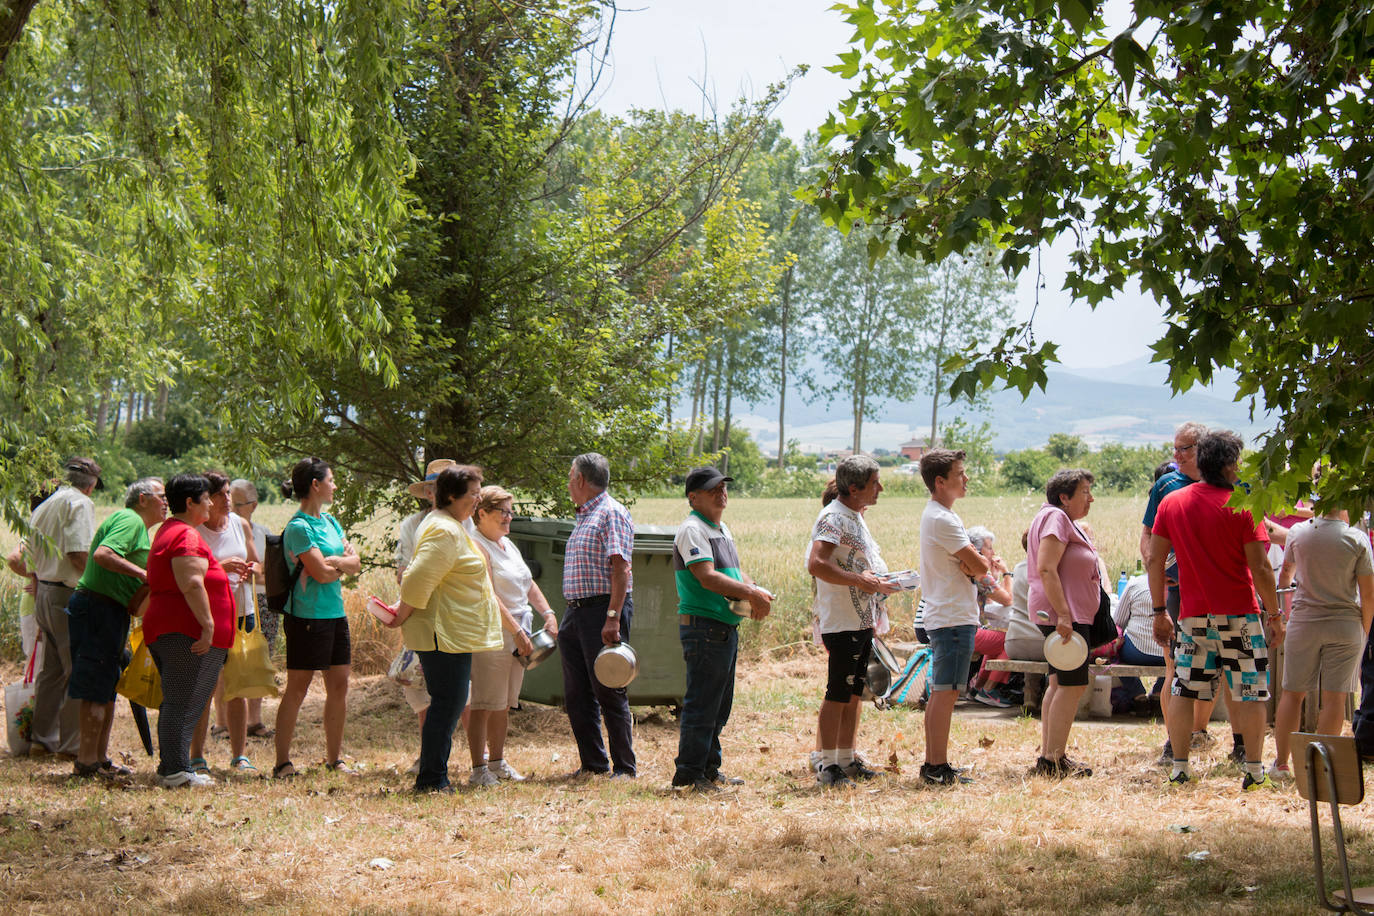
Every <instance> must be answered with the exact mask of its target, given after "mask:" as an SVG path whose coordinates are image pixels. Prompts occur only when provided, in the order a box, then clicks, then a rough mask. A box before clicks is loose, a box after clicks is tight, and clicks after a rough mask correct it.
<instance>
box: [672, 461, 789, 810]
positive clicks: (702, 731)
mask: <svg viewBox="0 0 1374 916" xmlns="http://www.w3.org/2000/svg"><path fill="white" fill-rule="evenodd" d="M733 480H734V478H733V477H726V476H725V475H724V474H722V473H721V472H720V471H718V470H717V469H715V468H696V469H695V470H693V471H692V472H691V473H690V474H688V475H687V505H688V506H689V507H690V508H691V512H689V513H688V515H687V518H686V520H685V521H684V522H683V523H682V524H681V525H679V526H678V530H677V537H676V538H675V539H674V540H673V575H674V577H675V579H676V580H677V600H678V636H679V638H680V639H681V640H682V658H683V661H684V662H686V664H687V693H686V695H685V696H684V697H683V699H682V717H681V720H680V721H681V727H680V729H679V731H678V743H677V760H676V761H675V762H676V765H677V769H676V771H675V772H674V773H673V786H674V787H675V788H684V789H695V790H696V791H698V792H715V791H719V789H720V787H721V786H722V785H738V784H740V783H742V782H743V780H740V779H735V778H731V777H729V776H726V775H725V774H723V773H721V771H720V764H721V750H720V733H721V731H722V730H724V728H725V723H726V722H728V721H730V707H731V705H732V703H733V702H734V696H735V658H736V656H737V655H738V650H739V632H738V627H739V622H740V621H741V620H743V619H744V617H743V616H742V615H740V614H736V613H735V612H734V610H733V609H732V606H731V605H732V602H735V601H741V602H742V601H748V602H749V616H750V617H752V618H753V619H754V620H762V619H763V618H764V617H766V616H768V612H769V611H770V610H771V609H772V605H773V596H772V595H770V594H769V593H768V592H766V591H764V590H763V589H761V588H759V587H758V586H757V585H755V584H754V582H753V580H752V579H750V578H749V577H748V576H747V575H745V574H744V572H743V571H742V570H741V569H740V565H739V554H738V552H737V551H736V550H735V541H734V538H732V537H731V536H730V529H729V528H726V527H725V523H724V522H722V521H721V517H722V516H723V515H724V514H725V508H726V506H727V505H728V504H729V502H730V497H729V494H728V493H727V490H726V484H728V483H730V482H731V481H733Z"/></svg>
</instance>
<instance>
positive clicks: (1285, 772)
mask: <svg viewBox="0 0 1374 916" xmlns="http://www.w3.org/2000/svg"><path fill="white" fill-rule="evenodd" d="M1269 778H1270V779H1272V780H1274V781H1275V782H1292V781H1293V768H1292V767H1291V766H1289V765H1288V764H1286V763H1271V764H1269Z"/></svg>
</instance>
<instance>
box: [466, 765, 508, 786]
mask: <svg viewBox="0 0 1374 916" xmlns="http://www.w3.org/2000/svg"><path fill="white" fill-rule="evenodd" d="M500 781H501V780H499V779H497V778H496V774H495V773H493V772H492V771H491V770H489V769H487V768H486V767H484V766H480V767H473V768H472V775H471V776H469V777H468V785H470V786H494V785H497V784H498V783H499V782H500Z"/></svg>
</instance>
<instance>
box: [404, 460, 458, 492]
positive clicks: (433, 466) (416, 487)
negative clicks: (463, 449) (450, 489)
mask: <svg viewBox="0 0 1374 916" xmlns="http://www.w3.org/2000/svg"><path fill="white" fill-rule="evenodd" d="M456 467H458V462H456V461H454V460H453V459H451V458H435V459H434V460H433V461H431V462H430V463H429V464H427V465H425V479H424V480H417V481H415V482H414V483H413V484H411V485H410V486H408V487H406V492H407V493H409V494H410V495H411V496H414V497H415V498H416V499H425V498H426V497H425V484H427V483H433V482H434V479H435V478H436V477H438V476H439V472H440V471H443V470H446V469H448V468H456Z"/></svg>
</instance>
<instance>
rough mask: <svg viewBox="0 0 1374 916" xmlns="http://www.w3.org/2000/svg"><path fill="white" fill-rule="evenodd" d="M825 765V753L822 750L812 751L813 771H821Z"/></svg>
mask: <svg viewBox="0 0 1374 916" xmlns="http://www.w3.org/2000/svg"><path fill="white" fill-rule="evenodd" d="M824 767H825V755H824V754H823V753H821V752H820V751H812V752H811V772H813V773H819V772H820V771H821V770H822V769H824Z"/></svg>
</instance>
